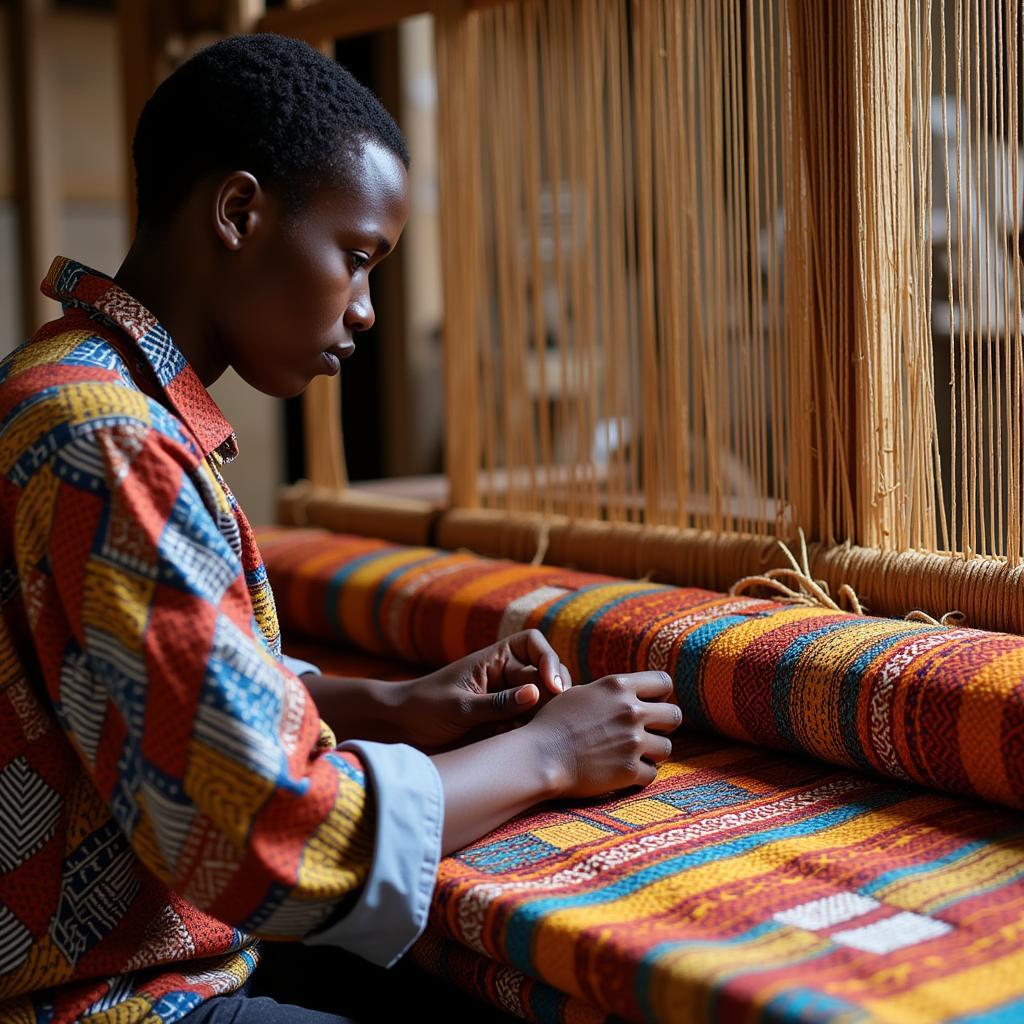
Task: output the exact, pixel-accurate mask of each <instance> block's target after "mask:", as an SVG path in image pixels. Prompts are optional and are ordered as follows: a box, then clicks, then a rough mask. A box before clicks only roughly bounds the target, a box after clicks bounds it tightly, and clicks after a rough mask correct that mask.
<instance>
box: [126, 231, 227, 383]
mask: <svg viewBox="0 0 1024 1024" xmlns="http://www.w3.org/2000/svg"><path fill="white" fill-rule="evenodd" d="M182 241H183V240H182V239H177V238H175V229H174V226H173V225H172V226H171V227H169V228H166V229H157V228H153V227H147V226H143V227H141V228H139V231H138V234H137V235H136V237H135V241H134V242H133V243H132V247H131V249H129V250H128V255H127V256H126V257H125V259H124V262H123V263H122V264H121V266H120V269H119V270H118V271H117V273H116V274H115V275H114V281H115V282H116V284H117V285H118V287H119V288H121V289H122V290H123V291H125V292H127V293H128V294H129V295H130V296H131V297H132V298H133V299H136V300H137V301H139V302H141V303H142V304H143V305H144V306H145V307H146V309H148V310H149V311H150V312H151V313H152V314H153V315H154V316H155V317H156V318H157V319H158V320H159V321H160V323H161V324H163V325H164V327H166V328H167V330H168V331H169V332H170V335H171V337H172V338H173V340H174V344H175V345H177V347H178V348H179V350H180V351H181V353H182V355H183V356H184V357H185V358H186V359H187V360H188V362H189V365H190V366H191V367H192V369H193V370H194V371H195V372H196V375H197V376H198V377H199V379H200V381H202V383H203V386H204V387H209V386H210V385H211V384H213V383H214V381H216V380H217V378H218V377H220V375H221V374H222V373H223V372H224V371H225V370H226V369H227V360H226V359H224V358H223V357H222V356H221V354H220V346H219V345H218V344H217V341H216V331H215V329H214V326H213V324H212V323H211V322H210V318H209V316H207V315H206V312H205V310H206V303H205V301H204V286H203V283H202V282H203V281H204V280H206V279H208V275H206V274H205V273H204V272H203V270H202V267H201V266H199V265H198V264H199V263H200V261H197V260H191V259H189V258H185V257H182V255H181V253H183V252H184V253H189V252H190V251H191V247H189V246H185V245H182V244H181V243H182Z"/></svg>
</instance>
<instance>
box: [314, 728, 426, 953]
mask: <svg viewBox="0 0 1024 1024" xmlns="http://www.w3.org/2000/svg"><path fill="white" fill-rule="evenodd" d="M338 749H339V750H348V751H351V752H352V753H354V754H356V755H358V757H359V759H360V760H361V761H362V763H363V767H364V769H365V770H366V776H367V779H368V782H369V785H370V787H371V789H372V792H373V797H374V800H375V803H376V809H377V829H376V833H375V835H374V850H373V863H372V864H371V865H370V873H369V875H368V877H367V879H366V883H365V884H364V886H363V889H362V892H361V893H360V894H359V898H358V899H357V900H356V903H355V906H353V907H352V909H351V910H350V911H349V912H348V913H347V914H346V915H345V916H344V917H343V918H342V919H341V920H340V921H337V922H336V923H334V924H332V925H329V926H328V927H327V928H325V929H324V930H323V931H320V932H317V933H315V934H314V935H307V936H306V938H305V939H304V940H303V941H304V942H305V943H307V944H308V945H314V946H340V947H341V948H342V949H347V950H348V951H349V952H351V953H356V954H357V955H359V956H361V957H363V958H364V959H366V960H369V961H370V962H371V963H374V964H378V965H380V966H382V967H390V966H391V965H392V964H393V963H395V961H397V960H398V959H399V958H400V957H401V956H402V954H403V953H405V951H406V950H407V949H408V948H409V947H410V946H411V945H412V944H413V942H415V941H416V939H417V938H419V935H420V933H421V932H422V931H423V929H424V927H425V926H426V923H427V914H428V913H429V911H430V898H431V896H432V895H433V893H434V883H435V881H436V880H437V865H438V862H439V861H440V859H441V831H442V828H443V826H444V790H443V789H442V787H441V777H440V775H438V773H437V769H436V768H435V767H434V765H433V762H432V761H431V760H430V758H429V757H427V756H426V754H422V753H420V751H418V750H416V749H415V748H414V747H409V746H406V745H405V744H404V743H371V742H370V741H368V740H349V741H348V742H346V743H342V744H341V745H340V746H339V748H338Z"/></svg>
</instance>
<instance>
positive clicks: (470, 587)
mask: <svg viewBox="0 0 1024 1024" xmlns="http://www.w3.org/2000/svg"><path fill="white" fill-rule="evenodd" d="M500 564H501V563H496V564H495V568H494V570H493V571H492V572H488V573H486V574H485V575H483V576H481V577H479V578H477V579H475V580H471V581H470V582H469V583H467V584H465V586H463V587H460V588H459V589H458V590H456V591H455V593H454V594H452V596H451V597H450V598H449V599H448V601H447V603H446V605H445V609H444V618H443V619H442V621H441V644H442V649H443V650H444V653H445V657H446V658H448V659H449V660H451V661H454V660H455V659H456V658H461V657H462V656H463V655H465V654H466V653H467V652H466V623H467V622H468V621H469V613H470V612H471V611H472V610H473V607H474V605H476V604H477V602H479V601H480V600H482V599H483V598H484V597H486V595H487V594H490V593H493V592H494V591H495V590H500V589H501V588H502V587H504V586H507V585H508V584H509V583H516V582H518V581H519V580H524V579H525V580H532V579H535V578H536V576H537V569H536V568H535V567H534V566H532V565H510V566H501V567H500V568H499V567H498V566H499V565H500Z"/></svg>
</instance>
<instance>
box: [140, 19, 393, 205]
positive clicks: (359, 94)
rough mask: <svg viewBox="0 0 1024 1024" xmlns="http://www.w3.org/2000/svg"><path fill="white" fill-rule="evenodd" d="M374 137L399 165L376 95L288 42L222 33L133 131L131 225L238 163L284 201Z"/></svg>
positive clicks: (388, 120) (165, 86) (175, 77)
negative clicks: (135, 218) (135, 215)
mask: <svg viewBox="0 0 1024 1024" xmlns="http://www.w3.org/2000/svg"><path fill="white" fill-rule="evenodd" d="M370 140H374V141H377V142H379V143H381V144H383V145H384V146H385V147H387V148H388V149H389V150H391V152H392V153H394V154H395V156H397V157H398V158H399V159H401V161H402V163H403V164H405V166H406V167H408V166H409V153H408V150H407V149H406V145H405V139H403V138H402V133H401V131H400V130H399V128H398V125H396V124H395V122H394V119H393V118H392V117H391V115H390V114H389V113H388V112H387V110H385V109H384V105H383V104H382V103H381V101H380V100H379V99H378V98H377V97H376V96H375V95H374V94H373V93H372V92H371V91H370V90H369V89H367V88H366V86H364V85H362V84H361V83H359V82H357V81H356V80H355V78H353V77H352V75H351V74H350V73H349V72H348V71H346V70H345V68H343V67H342V66H341V65H340V64H337V63H335V62H334V61H333V60H331V59H330V58H328V57H325V56H324V55H323V54H322V53H319V52H318V51H317V50H314V49H313V47H311V46H309V45H308V44H306V43H303V42H300V41H299V40H297V39H288V38H286V37H284V36H275V35H267V34H263V35H248V36H232V37H231V38H228V39H223V40H221V41H220V42H218V43H214V44H213V45H212V46H209V47H207V48H206V49H204V50H200V51H199V52H198V53H196V54H195V56H193V57H191V58H190V59H189V60H187V61H186V62H185V63H184V64H182V65H181V66H180V67H179V68H177V69H176V70H175V71H174V72H173V74H171V75H169V76H168V77H167V78H166V79H165V80H164V81H163V82H162V83H161V84H160V86H159V87H158V88H157V90H156V91H155V92H154V93H153V95H152V96H151V97H150V99H149V101H148V102H147V103H146V106H145V107H144V108H143V111H142V116H141V117H140V118H139V123H138V127H137V128H136V129H135V139H134V141H133V143H132V157H133V159H134V161H135V176H136V202H137V208H138V219H139V223H140V224H141V223H143V222H145V221H153V220H161V219H165V218H166V217H167V216H168V215H169V214H170V213H172V212H173V211H174V210H175V209H176V208H177V207H178V205H179V204H180V203H181V202H182V201H183V200H184V199H185V198H186V197H187V196H188V194H189V193H190V192H191V191H192V189H193V188H194V187H195V185H196V184H197V183H198V182H199V181H200V180H201V179H202V178H204V177H206V176H207V175H208V174H211V173H215V172H217V171H225V172H226V171H232V170H246V171H250V172H251V173H252V174H254V175H255V176H256V178H257V179H258V180H259V182H260V184H262V185H264V186H265V187H267V188H270V189H273V190H274V191H275V192H276V193H277V194H278V196H279V197H280V198H281V199H282V200H283V201H284V202H285V204H286V205H287V206H288V207H289V208H290V210H291V212H295V210H296V209H297V208H298V207H300V206H301V203H302V200H303V198H304V197H305V196H306V195H307V194H308V192H309V191H310V190H311V189H312V188H315V187H317V186H318V185H321V184H325V183H327V182H329V181H334V180H338V181H339V183H340V184H343V183H344V181H345V170H346V167H347V164H348V159H349V157H350V156H351V155H352V154H353V152H355V151H357V149H358V147H359V146H361V145H363V144H365V143H366V142H367V141H370Z"/></svg>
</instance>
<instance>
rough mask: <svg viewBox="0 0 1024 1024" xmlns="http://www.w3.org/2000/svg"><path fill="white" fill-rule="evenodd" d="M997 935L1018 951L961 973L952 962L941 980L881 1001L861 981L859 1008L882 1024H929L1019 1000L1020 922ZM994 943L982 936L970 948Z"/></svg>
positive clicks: (1022, 971) (1023, 956)
mask: <svg viewBox="0 0 1024 1024" xmlns="http://www.w3.org/2000/svg"><path fill="white" fill-rule="evenodd" d="M1001 931H1002V932H1003V936H1002V941H1004V942H1006V941H1007V940H1009V941H1010V942H1011V943H1012V944H1014V945H1016V946H1017V947H1018V948H1016V949H1014V950H1013V951H1012V952H1011V953H1008V954H1007V955H1006V956H1003V957H999V958H998V959H996V960H989V961H987V962H986V963H984V964H979V965H978V966H976V967H972V968H970V969H968V970H963V971H958V970H956V963H957V961H956V960H952V961H950V962H948V963H946V964H945V965H944V969H945V970H946V971H947V972H948V973H946V974H944V975H943V976H942V977H941V978H936V979H934V980H933V981H929V982H924V983H923V984H921V985H916V986H914V987H913V988H912V989H910V990H909V991H907V992H901V993H899V994H898V995H893V996H890V997H889V998H886V999H872V998H871V997H870V994H869V993H870V992H871V991H872V987H873V979H872V978H865V979H864V982H863V985H864V988H865V991H866V993H868V995H866V997H865V998H864V1006H865V1007H866V1008H867V1009H868V1010H869V1011H871V1012H873V1013H876V1014H878V1016H880V1017H883V1018H884V1020H885V1021H886V1022H887V1024H888V1022H890V1021H891V1022H892V1024H932V1022H933V1021H937V1020H947V1019H948V1018H950V1017H955V1016H960V1015H962V1014H967V1013H980V1012H982V1011H984V1010H990V1009H994V1008H995V1007H998V1006H999V1005H1000V1004H1002V1003H1005V1002H1008V1001H1009V1000H1011V999H1014V998H1018V999H1019V998H1020V995H1021V978H1024V948H1021V945H1022V942H1024V922H1020V923H1018V924H1015V925H1007V926H1006V927H1005V928H1003V929H1001ZM997 941H1000V937H999V936H997V935H991V936H981V937H979V938H978V939H977V941H976V942H974V943H972V944H971V948H972V949H975V950H983V949H984V948H986V946H992V945H995V943H996V942H997ZM966 955H967V953H966V951H958V953H957V956H958V958H959V957H960V956H966ZM835 992H836V994H837V995H841V994H842V989H841V988H840V987H838V986H837V987H836V989H835Z"/></svg>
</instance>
